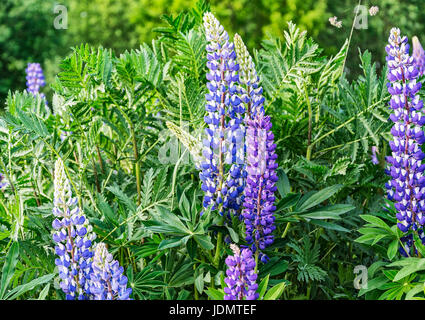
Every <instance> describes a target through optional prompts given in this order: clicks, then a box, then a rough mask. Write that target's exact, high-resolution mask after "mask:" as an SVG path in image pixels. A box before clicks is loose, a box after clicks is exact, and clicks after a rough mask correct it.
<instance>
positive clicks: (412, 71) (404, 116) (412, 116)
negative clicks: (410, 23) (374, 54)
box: [385, 28, 425, 251]
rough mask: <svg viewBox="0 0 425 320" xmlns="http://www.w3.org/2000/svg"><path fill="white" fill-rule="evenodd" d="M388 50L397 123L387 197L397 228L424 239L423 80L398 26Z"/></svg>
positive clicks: (393, 131)
mask: <svg viewBox="0 0 425 320" xmlns="http://www.w3.org/2000/svg"><path fill="white" fill-rule="evenodd" d="M385 49H386V51H387V54H388V56H387V63H388V68H389V72H388V80H389V81H390V82H389V83H388V91H389V93H390V94H391V96H392V97H391V100H390V103H389V105H390V109H391V110H392V113H391V115H390V119H391V121H392V122H394V125H393V127H392V129H391V134H392V136H393V140H392V141H390V147H391V150H392V155H391V156H389V157H387V162H388V164H389V167H388V168H387V169H386V173H387V174H388V175H390V176H391V180H390V181H389V182H388V183H386V184H385V187H386V189H387V193H388V199H390V200H394V201H395V208H396V209H397V220H398V223H397V226H398V228H399V229H400V230H401V231H402V232H404V233H409V231H410V230H413V232H415V233H417V234H418V236H419V238H420V239H421V240H422V242H425V241H424V240H425V237H424V232H423V224H424V223H425V215H424V214H423V212H424V210H425V177H424V174H423V172H424V170H425V164H423V163H422V160H423V159H424V157H425V154H424V153H423V152H422V150H421V145H422V144H423V143H424V142H425V137H424V133H423V131H422V126H423V125H424V124H425V117H424V116H423V115H422V113H421V110H422V108H423V101H422V100H421V99H420V98H419V95H418V91H419V89H420V88H421V83H419V82H417V81H416V78H417V77H418V73H419V72H418V69H417V68H416V66H415V65H414V61H413V57H411V56H409V44H408V43H407V38H406V37H401V35H400V30H399V29H398V28H393V29H391V32H390V37H389V44H388V45H387V46H386V48H385ZM409 237H410V236H409ZM409 237H408V238H405V240H406V241H404V244H405V245H407V246H408V247H410V246H414V241H413V238H411V239H412V241H407V240H408V239H410V238H409ZM403 250H404V251H405V250H406V248H403Z"/></svg>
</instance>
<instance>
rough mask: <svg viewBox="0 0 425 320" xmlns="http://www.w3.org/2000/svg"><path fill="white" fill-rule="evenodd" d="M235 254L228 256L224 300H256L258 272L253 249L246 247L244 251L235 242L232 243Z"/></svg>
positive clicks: (231, 246)
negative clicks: (256, 271)
mask: <svg viewBox="0 0 425 320" xmlns="http://www.w3.org/2000/svg"><path fill="white" fill-rule="evenodd" d="M230 248H231V249H232V251H233V256H228V257H227V258H226V265H227V267H228V268H227V270H226V276H227V277H226V278H225V279H224V282H225V283H226V284H227V287H225V288H224V293H225V295H224V300H244V299H245V300H256V299H258V296H259V294H258V293H257V292H256V290H257V288H258V285H257V283H256V280H257V274H256V273H255V259H254V258H253V256H252V251H251V250H250V249H249V248H245V249H243V250H242V251H241V250H240V249H239V248H238V246H236V245H235V244H231V245H230Z"/></svg>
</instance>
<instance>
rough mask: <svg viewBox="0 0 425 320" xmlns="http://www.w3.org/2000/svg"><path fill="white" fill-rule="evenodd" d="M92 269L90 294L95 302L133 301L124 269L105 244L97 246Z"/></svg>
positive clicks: (101, 243)
mask: <svg viewBox="0 0 425 320" xmlns="http://www.w3.org/2000/svg"><path fill="white" fill-rule="evenodd" d="M92 267H93V272H92V274H91V275H90V292H91V293H92V294H93V296H94V299H95V300H131V299H130V298H129V297H130V294H131V291H132V289H131V288H127V282H128V280H127V277H126V276H125V275H123V272H124V268H123V267H121V266H120V264H119V263H118V261H117V260H113V257H112V254H110V253H109V252H108V249H107V248H106V245H105V244H104V243H103V242H100V243H98V244H97V245H96V249H95V252H94V258H93V264H92Z"/></svg>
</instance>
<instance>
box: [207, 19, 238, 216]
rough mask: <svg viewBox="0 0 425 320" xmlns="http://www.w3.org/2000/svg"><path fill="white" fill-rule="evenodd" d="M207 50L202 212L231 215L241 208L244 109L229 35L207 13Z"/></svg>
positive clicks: (236, 65) (234, 55)
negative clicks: (239, 94)
mask: <svg viewBox="0 0 425 320" xmlns="http://www.w3.org/2000/svg"><path fill="white" fill-rule="evenodd" d="M204 26H205V31H206V37H207V41H208V44H207V46H206V49H207V52H208V53H207V58H208V62H207V67H208V69H209V72H208V73H207V80H208V83H207V88H208V90H209V92H208V93H207V94H206V100H207V102H206V106H205V109H206V111H207V115H206V116H205V118H204V120H205V123H206V124H207V128H206V129H205V132H206V135H207V137H206V139H204V141H203V145H204V148H203V157H204V161H203V162H202V163H201V172H200V175H199V176H200V179H201V181H202V190H203V191H204V193H205V195H204V201H203V206H204V208H208V207H211V209H212V210H215V209H219V210H220V214H221V215H223V214H226V215H227V214H229V213H232V214H234V213H235V212H236V211H238V210H239V208H240V206H241V204H242V199H241V196H242V192H243V180H244V179H243V178H244V177H243V164H244V152H243V151H244V150H243V139H244V127H243V114H244V112H245V109H244V107H243V105H242V104H241V103H240V102H241V101H240V98H239V97H238V81H239V77H238V73H237V71H238V70H239V66H238V64H237V63H236V61H235V58H236V54H235V51H234V46H233V44H232V43H231V42H229V35H228V34H227V32H226V31H225V30H224V28H223V26H222V25H220V23H219V21H218V20H217V19H216V18H215V17H214V15H213V14H212V13H210V12H207V13H205V15H204Z"/></svg>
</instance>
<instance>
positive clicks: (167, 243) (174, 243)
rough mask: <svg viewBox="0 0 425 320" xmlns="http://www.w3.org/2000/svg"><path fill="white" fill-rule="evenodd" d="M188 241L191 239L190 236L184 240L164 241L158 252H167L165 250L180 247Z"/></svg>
mask: <svg viewBox="0 0 425 320" xmlns="http://www.w3.org/2000/svg"><path fill="white" fill-rule="evenodd" d="M188 239H189V236H186V237H183V238H172V239H166V240H162V241H161V243H160V244H159V246H158V250H165V249H169V248H174V247H177V246H180V245H182V244H184V243H185V242H186V241H187V240H188Z"/></svg>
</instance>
